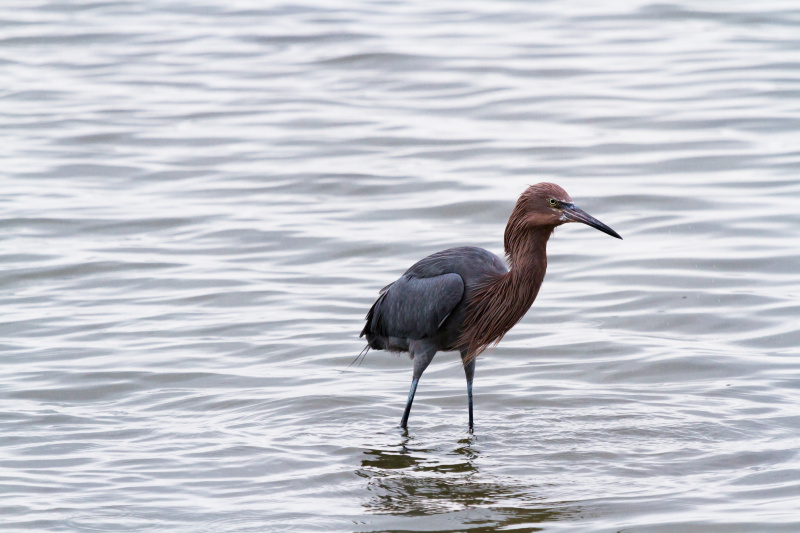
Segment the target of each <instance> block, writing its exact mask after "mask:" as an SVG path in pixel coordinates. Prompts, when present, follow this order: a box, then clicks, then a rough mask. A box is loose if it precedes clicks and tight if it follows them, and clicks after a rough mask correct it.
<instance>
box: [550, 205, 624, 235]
mask: <svg viewBox="0 0 800 533" xmlns="http://www.w3.org/2000/svg"><path fill="white" fill-rule="evenodd" d="M563 209H564V216H565V217H566V218H567V220H568V221H569V222H583V223H584V224H586V225H587V226H591V227H593V228H595V229H599V230H600V231H602V232H603V233H606V234H608V235H611V236H612V237H616V238H617V239H622V237H620V236H619V233H617V232H616V231H614V230H613V229H611V228H609V227H608V226H606V225H605V224H603V223H602V222H600V221H599V220H597V219H596V218H594V217H593V216H592V215H590V214H589V213H587V212H586V211H584V210H583V209H581V208H580V207H578V206H576V205H574V204H564V205H563Z"/></svg>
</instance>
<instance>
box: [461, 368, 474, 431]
mask: <svg viewBox="0 0 800 533" xmlns="http://www.w3.org/2000/svg"><path fill="white" fill-rule="evenodd" d="M461 357H462V359H463V358H464V357H465V354H461ZM464 374H466V375H467V400H468V402H469V430H470V431H472V378H473V377H474V376H475V359H473V360H472V361H470V362H469V363H467V364H465V365H464Z"/></svg>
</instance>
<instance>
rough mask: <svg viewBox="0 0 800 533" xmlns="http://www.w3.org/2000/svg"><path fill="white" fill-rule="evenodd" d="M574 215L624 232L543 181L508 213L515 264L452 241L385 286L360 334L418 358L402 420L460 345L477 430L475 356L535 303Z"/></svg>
mask: <svg viewBox="0 0 800 533" xmlns="http://www.w3.org/2000/svg"><path fill="white" fill-rule="evenodd" d="M567 222H582V223H584V224H588V225H589V226H592V227H593V228H597V229H599V230H600V231H602V232H603V233H607V234H608V235H611V236H612V237H616V238H618V239H621V238H622V237H620V236H619V235H618V234H617V232H615V231H614V230H613V229H611V228H609V227H608V226H606V225H605V224H603V223H602V222H600V221H599V220H597V219H596V218H594V217H592V216H590V215H589V214H588V213H586V212H585V211H583V210H582V209H580V208H579V207H577V206H575V204H573V203H572V198H570V197H569V195H568V194H567V191H565V190H564V189H562V188H561V187H559V186H558V185H555V184H553V183H539V184H538V185H532V186H530V187H528V189H527V190H526V191H525V192H523V193H522V195H521V196H520V197H519V200H518V201H517V205H516V206H515V207H514V210H513V211H512V213H511V217H510V218H509V219H508V224H507V225H506V231H505V238H504V245H505V252H506V257H507V258H508V264H509V268H506V265H505V263H504V262H503V260H502V259H500V258H499V257H497V256H496V255H495V254H493V253H491V252H489V251H488V250H484V249H483V248H477V247H474V246H465V247H461V248H450V249H449V250H443V251H441V252H437V253H435V254H433V255H429V256H428V257H426V258H425V259H422V260H421V261H419V262H417V263H416V264H414V266H412V267H411V268H409V269H408V270H406V272H405V274H403V275H402V276H400V279H398V280H397V281H395V282H394V283H391V284H390V285H387V286H386V287H384V288H383V289H381V291H380V296H379V297H378V299H377V300H376V301H375V303H374V304H373V305H372V308H371V309H370V310H369V312H368V313H367V317H366V321H367V324H366V325H365V326H364V329H363V331H362V332H361V335H360V336H362V337H363V336H364V335H366V336H367V348H366V349H367V350H368V349H369V348H373V349H375V350H389V351H392V352H408V353H409V355H410V356H411V359H412V360H413V361H414V375H413V379H412V380H411V390H410V391H409V393H408V402H407V403H406V409H405V412H404V413H403V419H402V421H401V422H400V426H401V427H403V428H406V427H407V426H408V415H409V413H410V412H411V403H412V402H413V401H414V393H415V392H416V391H417V383H419V378H420V377H421V376H422V373H423V372H424V371H425V369H426V368H427V367H428V365H429V364H430V362H431V361H432V360H433V356H434V355H436V352H439V351H459V352H461V360H462V362H463V365H464V372H465V373H466V375H467V396H468V398H469V429H470V431H471V430H472V427H473V424H472V378H473V376H474V375H475V358H476V357H478V355H479V354H480V353H481V352H483V350H485V349H486V348H487V347H488V346H489V345H490V344H492V343H494V344H496V343H498V342H500V339H502V338H503V335H505V334H506V333H507V332H508V331H509V330H510V329H511V328H512V327H514V324H516V323H517V322H519V320H520V319H521V318H522V317H523V316H524V315H525V313H526V312H527V311H528V309H529V308H530V307H531V304H533V301H534V300H535V299H536V294H537V293H538V292H539V287H541V285H542V280H543V279H544V273H545V270H546V269H547V249H546V248H547V240H548V239H549V238H550V235H552V233H553V231H554V230H555V229H556V227H557V226H560V225H561V224H565V223H567Z"/></svg>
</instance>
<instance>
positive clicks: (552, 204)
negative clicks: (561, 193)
mask: <svg viewBox="0 0 800 533" xmlns="http://www.w3.org/2000/svg"><path fill="white" fill-rule="evenodd" d="M549 201H550V205H551V206H553V207H556V206H557V205H558V200H556V199H555V198H550V200H549Z"/></svg>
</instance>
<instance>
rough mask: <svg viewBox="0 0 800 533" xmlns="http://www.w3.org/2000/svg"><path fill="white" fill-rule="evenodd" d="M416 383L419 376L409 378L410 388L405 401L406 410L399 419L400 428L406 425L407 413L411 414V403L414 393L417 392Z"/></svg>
mask: <svg viewBox="0 0 800 533" xmlns="http://www.w3.org/2000/svg"><path fill="white" fill-rule="evenodd" d="M417 383H419V378H414V379H412V380H411V390H410V391H408V401H407V402H406V410H405V412H404V413H403V419H402V420H401V421H400V427H401V428H407V427H408V415H409V414H411V403H412V402H413V401H414V394H415V393H416V392H417Z"/></svg>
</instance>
